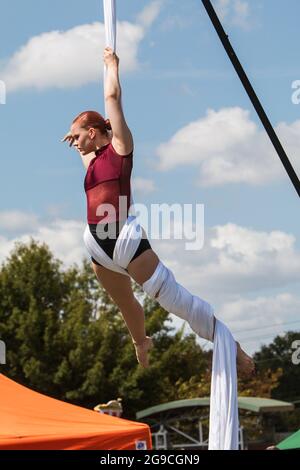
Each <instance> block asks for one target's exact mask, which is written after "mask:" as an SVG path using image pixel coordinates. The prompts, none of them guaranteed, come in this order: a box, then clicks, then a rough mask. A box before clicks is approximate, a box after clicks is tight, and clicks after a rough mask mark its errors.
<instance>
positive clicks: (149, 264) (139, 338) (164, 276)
mask: <svg viewBox="0 0 300 470" xmlns="http://www.w3.org/2000/svg"><path fill="white" fill-rule="evenodd" d="M103 3H104V12H105V26H106V39H107V41H106V42H107V44H108V45H109V46H112V47H106V48H105V50H104V63H105V66H106V73H105V78H104V96H105V107H106V113H107V115H108V117H109V119H107V120H105V119H104V118H103V117H102V116H101V115H100V114H99V113H98V112H96V111H84V112H82V113H80V114H79V115H78V116H76V117H75V119H74V120H73V122H72V123H71V127H70V131H69V132H68V133H67V135H66V136H65V137H64V139H63V141H64V142H65V141H67V142H69V145H70V146H74V147H75V148H76V149H77V150H78V152H79V153H80V155H81V158H82V161H83V164H84V166H85V168H86V169H87V172H86V176H85V181H84V187H85V192H86V197H87V222H88V223H87V226H86V229H85V232H84V242H85V245H86V248H87V251H88V253H89V254H90V256H91V261H92V267H93V270H94V272H95V275H96V277H97V279H98V281H99V282H100V283H101V284H102V286H103V287H104V288H105V289H106V290H107V292H108V294H109V295H110V296H111V298H112V299H113V300H114V302H115V303H116V304H117V305H118V307H119V309H120V311H121V313H122V315H123V318H124V320H125V322H126V325H127V327H128V330H129V332H130V334H131V337H132V340H133V344H134V347H135V350H136V356H137V360H138V362H139V363H140V364H141V365H142V366H144V367H147V366H148V365H149V361H148V352H149V350H150V349H151V348H152V347H153V344H152V339H151V338H150V337H148V336H147V335H146V331H145V319H144V312H143V309H142V307H141V305H140V304H139V302H138V301H137V299H136V298H135V296H134V294H133V291H132V287H131V279H133V280H134V281H136V282H137V283H138V284H139V285H140V286H142V288H143V290H144V292H145V293H146V294H148V295H149V296H150V297H151V298H152V299H156V300H157V302H159V304H160V305H161V306H162V307H163V308H164V309H165V310H167V311H168V312H171V313H173V314H175V315H177V316H178V317H180V318H182V319H183V320H185V321H187V322H188V323H189V325H190V326H191V328H192V329H193V331H194V332H195V333H196V334H197V335H198V336H199V337H201V338H204V339H207V340H209V341H212V342H213V343H214V344H213V365H212V382H211V401H210V431H209V449H237V448H238V406H237V381H236V365H237V366H238V368H239V370H240V372H241V373H243V374H247V375H250V374H251V373H252V372H253V371H254V364H253V361H252V359H251V358H250V357H249V356H248V355H247V354H246V353H245V352H244V351H243V350H242V349H241V347H240V345H239V344H238V343H236V342H235V341H234V339H233V337H232V335H231V333H230V331H229V330H228V328H227V327H226V326H225V325H224V324H223V323H222V322H220V321H219V320H217V319H216V318H215V316H214V311H213V308H212V306H211V305H210V304H209V303H208V302H206V301H205V300H203V299H201V298H200V297H198V296H195V295H192V294H191V293H190V292H188V291H187V290H186V289H185V288H184V287H183V286H181V285H180V284H178V282H177V281H176V279H175V277H174V275H173V273H172V272H171V271H170V270H169V269H168V268H167V266H165V265H164V264H163V262H162V261H160V259H159V258H158V256H157V254H156V253H155V252H154V251H153V250H152V248H151V245H150V243H149V241H148V240H147V237H146V234H145V232H144V231H143V229H142V228H141V226H140V225H139V223H138V221H137V218H136V217H135V216H134V215H131V214H130V212H129V209H130V205H131V201H132V197H131V189H130V178H131V171H132V164H133V148H134V144H133V138H132V134H131V132H130V129H129V128H128V125H127V123H126V120H125V117H124V113H123V108H122V101H121V86H120V80H119V59H118V57H117V55H116V54H115V52H114V50H115V29H116V19H115V13H114V12H115V10H114V0H103ZM112 33H114V34H112ZM113 36H114V37H113Z"/></svg>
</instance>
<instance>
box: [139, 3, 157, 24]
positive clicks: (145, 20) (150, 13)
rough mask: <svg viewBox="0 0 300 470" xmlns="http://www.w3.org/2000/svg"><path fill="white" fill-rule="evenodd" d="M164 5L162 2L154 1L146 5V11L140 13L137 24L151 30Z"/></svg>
mask: <svg viewBox="0 0 300 470" xmlns="http://www.w3.org/2000/svg"><path fill="white" fill-rule="evenodd" d="M162 5H163V1H162V0H154V1H153V2H151V3H149V5H146V6H145V8H144V10H143V11H142V12H141V13H139V15H138V17H137V22H138V23H139V24H140V25H141V26H143V27H144V28H149V27H150V26H151V25H152V23H153V22H154V21H155V20H156V18H157V16H158V15H159V13H160V10H161V8H162Z"/></svg>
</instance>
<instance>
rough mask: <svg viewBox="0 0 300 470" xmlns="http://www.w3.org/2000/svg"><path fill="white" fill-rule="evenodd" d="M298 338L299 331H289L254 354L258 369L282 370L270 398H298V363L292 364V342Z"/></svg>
mask: <svg viewBox="0 0 300 470" xmlns="http://www.w3.org/2000/svg"><path fill="white" fill-rule="evenodd" d="M299 340H300V333H297V332H292V331H289V332H287V333H286V334H285V335H284V336H277V337H276V338H275V339H274V341H273V342H272V343H271V344H270V345H268V346H263V347H262V348H261V350H260V351H259V352H257V353H256V354H255V356H254V360H255V361H256V362H257V365H258V368H259V370H260V371H267V370H269V371H271V372H275V371H276V370H278V369H281V370H282V374H281V376H280V378H279V380H278V386H277V387H275V388H274V389H273V390H272V393H271V397H272V398H275V399H278V400H285V401H294V400H300V389H299V384H300V364H294V363H293V360H292V357H293V354H294V353H295V349H294V348H293V347H292V346H293V343H294V341H299Z"/></svg>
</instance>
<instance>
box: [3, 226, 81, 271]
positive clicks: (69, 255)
mask: <svg viewBox="0 0 300 470" xmlns="http://www.w3.org/2000/svg"><path fill="white" fill-rule="evenodd" d="M84 227H85V224H84V223H82V222H78V221H76V220H63V219H55V220H53V221H51V222H49V223H48V224H39V226H37V225H36V226H35V227H34V229H31V230H30V229H28V230H27V231H25V232H24V233H23V234H22V235H21V236H19V237H17V238H13V239H8V238H6V237H3V236H1V237H0V262H3V261H5V259H6V258H7V256H8V255H9V252H10V251H11V250H13V248H14V245H15V242H17V241H18V242H22V243H29V241H30V238H31V237H32V238H34V239H35V240H38V241H40V242H44V243H46V244H47V245H48V246H49V248H50V250H51V251H52V253H53V254H54V256H55V257H57V258H59V259H60V260H61V261H63V263H64V265H65V266H66V267H69V266H71V265H72V264H74V263H77V264H78V265H80V264H81V262H82V259H83V258H84V256H87V252H86V249H85V247H84V243H83V239H82V236H83V231H84Z"/></svg>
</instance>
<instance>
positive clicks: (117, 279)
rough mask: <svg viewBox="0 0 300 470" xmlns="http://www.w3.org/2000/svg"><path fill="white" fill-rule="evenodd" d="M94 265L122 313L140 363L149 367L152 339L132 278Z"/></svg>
mask: <svg viewBox="0 0 300 470" xmlns="http://www.w3.org/2000/svg"><path fill="white" fill-rule="evenodd" d="M92 267H93V270H94V272H95V274H96V277H97V279H98V281H99V282H100V284H102V286H103V287H104V289H105V290H106V291H107V293H108V294H109V295H110V297H111V298H112V300H113V301H114V302H115V303H116V304H117V306H118V307H119V309H120V311H121V313H122V316H123V318H124V321H125V323H126V325H127V328H128V330H129V332H130V334H131V337H132V340H133V344H134V345H135V349H136V354H137V359H138V361H139V363H140V364H141V365H143V366H144V367H147V366H148V358H147V352H148V350H149V349H150V348H151V347H152V340H151V339H150V338H148V337H147V336H146V332H145V317H144V311H143V309H142V307H141V305H140V304H139V302H138V301H137V299H136V298H135V296H134V294H133V291H132V287H131V280H130V278H129V277H127V276H124V275H123V274H119V273H116V272H114V271H110V270H109V269H106V268H104V267H103V266H99V265H97V264H95V263H92ZM140 345H143V347H140Z"/></svg>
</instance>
